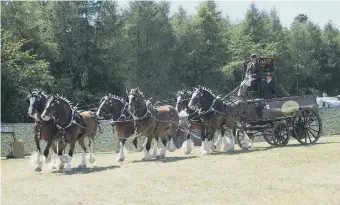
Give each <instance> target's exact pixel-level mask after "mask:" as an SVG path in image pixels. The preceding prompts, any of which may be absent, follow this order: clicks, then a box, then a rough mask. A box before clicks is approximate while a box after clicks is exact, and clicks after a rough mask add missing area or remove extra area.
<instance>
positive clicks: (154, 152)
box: [152, 137, 159, 158]
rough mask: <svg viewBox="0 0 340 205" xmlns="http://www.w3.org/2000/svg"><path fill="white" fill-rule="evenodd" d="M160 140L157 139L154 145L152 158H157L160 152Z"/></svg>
mask: <svg viewBox="0 0 340 205" xmlns="http://www.w3.org/2000/svg"><path fill="white" fill-rule="evenodd" d="M158 139H159V137H155V141H154V143H153V153H152V158H156V157H157V152H158Z"/></svg>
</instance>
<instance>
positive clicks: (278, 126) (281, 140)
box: [272, 122, 289, 147]
mask: <svg viewBox="0 0 340 205" xmlns="http://www.w3.org/2000/svg"><path fill="white" fill-rule="evenodd" d="M288 133H289V132H288V125H287V123H285V122H276V123H275V125H274V127H273V133H272V139H273V142H274V144H275V146H277V147H283V146H286V145H287V144H288V142H289V134H288Z"/></svg>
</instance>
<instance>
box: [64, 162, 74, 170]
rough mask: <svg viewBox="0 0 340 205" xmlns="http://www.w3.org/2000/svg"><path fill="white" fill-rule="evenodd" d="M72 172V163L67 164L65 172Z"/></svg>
mask: <svg viewBox="0 0 340 205" xmlns="http://www.w3.org/2000/svg"><path fill="white" fill-rule="evenodd" d="M71 171H72V168H71V164H70V163H67V165H66V167H65V169H64V172H71Z"/></svg>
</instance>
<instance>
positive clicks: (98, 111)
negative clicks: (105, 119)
mask: <svg viewBox="0 0 340 205" xmlns="http://www.w3.org/2000/svg"><path fill="white" fill-rule="evenodd" d="M105 103H106V100H103V102H102V103H101V104H100V106H99V108H98V110H97V113H96V115H97V116H98V117H100V111H101V109H102V108H103V106H104V105H105Z"/></svg>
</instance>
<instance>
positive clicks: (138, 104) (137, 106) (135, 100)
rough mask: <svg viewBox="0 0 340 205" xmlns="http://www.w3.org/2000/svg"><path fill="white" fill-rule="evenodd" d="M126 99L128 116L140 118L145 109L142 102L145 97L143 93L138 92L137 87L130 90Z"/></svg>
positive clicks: (144, 104)
mask: <svg viewBox="0 0 340 205" xmlns="http://www.w3.org/2000/svg"><path fill="white" fill-rule="evenodd" d="M128 98H129V106H128V110H129V112H130V114H132V115H134V116H136V117H139V116H142V115H143V112H144V110H145V108H146V102H145V100H144V98H145V97H144V95H143V93H142V92H141V91H140V90H139V87H137V88H135V89H131V90H130V93H129V96H128Z"/></svg>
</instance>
